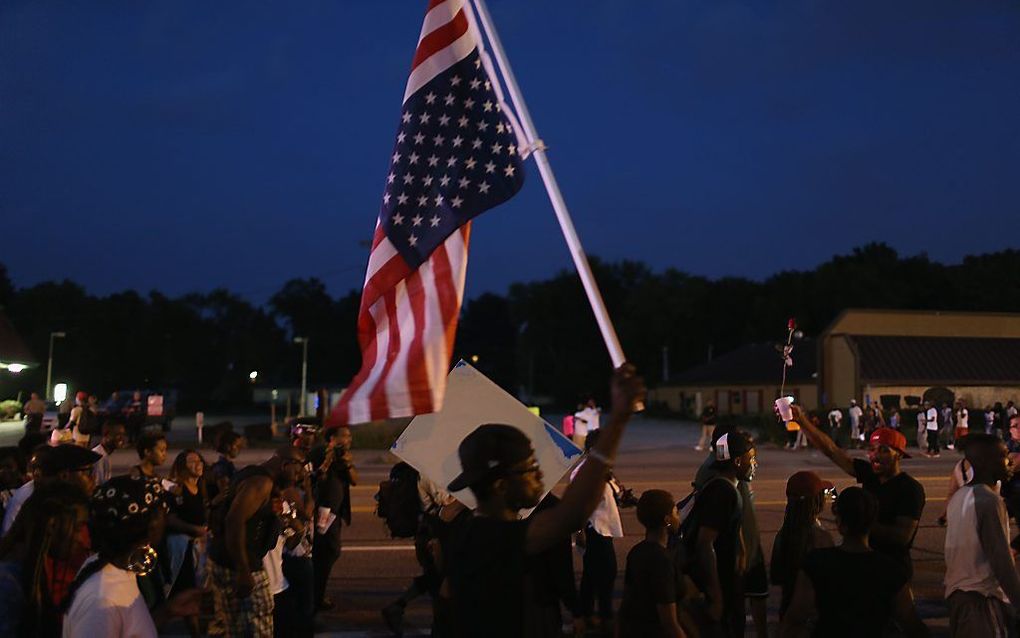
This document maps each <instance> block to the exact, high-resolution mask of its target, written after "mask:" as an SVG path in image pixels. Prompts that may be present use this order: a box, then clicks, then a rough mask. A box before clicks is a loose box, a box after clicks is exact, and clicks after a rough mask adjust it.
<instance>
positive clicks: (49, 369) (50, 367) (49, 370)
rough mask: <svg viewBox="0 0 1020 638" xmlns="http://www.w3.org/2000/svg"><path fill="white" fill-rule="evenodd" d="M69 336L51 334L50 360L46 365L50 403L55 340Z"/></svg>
mask: <svg viewBox="0 0 1020 638" xmlns="http://www.w3.org/2000/svg"><path fill="white" fill-rule="evenodd" d="M66 336H67V333H66V332H51V333H50V358H49V361H48V362H47V363H46V400H47V401H50V400H52V399H53V388H51V387H50V383H52V382H53V340H54V339H63V338H64V337H66Z"/></svg>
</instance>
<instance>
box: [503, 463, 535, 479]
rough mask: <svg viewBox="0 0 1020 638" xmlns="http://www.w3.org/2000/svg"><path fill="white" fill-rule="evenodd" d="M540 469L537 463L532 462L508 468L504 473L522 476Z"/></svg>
mask: <svg viewBox="0 0 1020 638" xmlns="http://www.w3.org/2000/svg"><path fill="white" fill-rule="evenodd" d="M541 469H542V468H541V467H540V466H539V465H538V463H532V464H531V465H529V466H527V467H523V468H510V469H508V470H507V471H506V473H507V474H512V475H516V476H524V475H525V474H533V473H535V472H538V471H540V470H541Z"/></svg>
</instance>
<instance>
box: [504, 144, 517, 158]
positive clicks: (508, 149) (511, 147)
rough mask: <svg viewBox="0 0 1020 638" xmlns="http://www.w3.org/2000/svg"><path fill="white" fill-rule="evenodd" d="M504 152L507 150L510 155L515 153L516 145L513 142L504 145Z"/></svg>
mask: <svg viewBox="0 0 1020 638" xmlns="http://www.w3.org/2000/svg"><path fill="white" fill-rule="evenodd" d="M506 152H507V153H508V154H509V155H511V156H512V155H516V154H517V146H516V145H514V144H511V145H510V146H507V147H506Z"/></svg>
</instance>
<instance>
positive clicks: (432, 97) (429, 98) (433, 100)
mask: <svg viewBox="0 0 1020 638" xmlns="http://www.w3.org/2000/svg"><path fill="white" fill-rule="evenodd" d="M425 103H426V104H429V105H432V104H435V103H436V94H435V93H433V92H432V91H429V92H428V95H426V96H425Z"/></svg>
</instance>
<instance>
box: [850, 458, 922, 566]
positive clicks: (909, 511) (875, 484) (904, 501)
mask: <svg viewBox="0 0 1020 638" xmlns="http://www.w3.org/2000/svg"><path fill="white" fill-rule="evenodd" d="M854 474H856V475H857V482H858V483H860V484H861V487H863V488H864V489H865V490H867V491H869V492H871V493H872V494H873V495H874V496H875V498H877V499H878V522H879V523H882V524H883V525H892V524H894V523H895V522H896V518H897V517H898V516H906V517H907V518H912V519H914V520H918V521H919V520H921V512H922V511H923V510H924V487H922V486H921V484H920V483H918V482H917V481H916V480H915V479H914V478H913V477H911V476H910V475H908V474H907V473H906V472H900V473H899V474H897V475H896V476H894V477H893V478H891V479H889V480H888V481H886V482H885V483H882V482H881V481H879V480H878V475H877V474H875V470H874V469H872V467H871V463H870V462H869V461H867V460H865V459H854ZM916 534H917V532H916V530H915V532H914V535H916ZM913 544H914V537H913V536H911V537H910V542H909V543H907V545H906V546H903V545H896V544H893V543H888V542H882V541H880V540H878V539H876V538H872V539H871V547H872V549H874V550H875V551H876V552H881V553H883V554H886V555H887V556H889V557H891V558H894V559H896V560H897V561H899V562H900V564H901V565H903V566H904V567H906V568H907V574H908V575H912V574H913V573H914V568H913V564H912V563H911V561H910V547H911V545H913Z"/></svg>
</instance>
